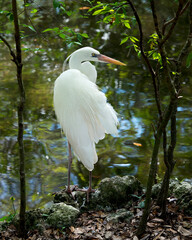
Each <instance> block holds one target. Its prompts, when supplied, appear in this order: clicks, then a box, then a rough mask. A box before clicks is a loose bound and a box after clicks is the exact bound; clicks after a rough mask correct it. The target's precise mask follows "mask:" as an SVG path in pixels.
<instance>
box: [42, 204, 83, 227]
mask: <svg viewBox="0 0 192 240" xmlns="http://www.w3.org/2000/svg"><path fill="white" fill-rule="evenodd" d="M78 214H79V210H78V209H76V208H74V207H72V206H70V205H67V204H65V203H55V204H53V205H52V207H51V208H49V209H48V210H47V215H48V217H47V219H46V222H47V223H48V224H49V225H51V226H52V227H55V228H61V227H63V226H69V225H71V224H72V223H73V222H74V221H75V219H76V218H77V216H78Z"/></svg>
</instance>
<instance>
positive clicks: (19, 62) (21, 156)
mask: <svg viewBox="0 0 192 240" xmlns="http://www.w3.org/2000/svg"><path fill="white" fill-rule="evenodd" d="M12 10H13V18H14V28H15V44H16V59H15V63H16V66H17V81H18V85H19V92H20V98H19V103H18V144H19V159H20V169H19V170H20V213H19V217H20V219H19V221H20V222H19V230H20V235H21V237H25V235H26V229H25V210H26V192H25V158H24V143H23V112H24V105H25V90H24V85H23V80H22V67H23V64H22V55H21V42H20V31H19V21H18V14H17V1H16V0H12Z"/></svg>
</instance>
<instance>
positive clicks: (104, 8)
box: [93, 6, 107, 15]
mask: <svg viewBox="0 0 192 240" xmlns="http://www.w3.org/2000/svg"><path fill="white" fill-rule="evenodd" d="M106 8H107V6H104V7H103V8H102V9H99V10H97V11H95V12H94V13H93V15H99V14H101V13H102V12H103V11H105V10H106Z"/></svg>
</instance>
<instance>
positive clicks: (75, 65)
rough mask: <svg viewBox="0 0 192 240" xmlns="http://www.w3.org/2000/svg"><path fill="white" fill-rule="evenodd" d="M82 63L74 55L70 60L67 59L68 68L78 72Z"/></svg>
mask: <svg viewBox="0 0 192 240" xmlns="http://www.w3.org/2000/svg"><path fill="white" fill-rule="evenodd" d="M82 61H83V60H82V59H81V58H80V57H79V56H76V55H75V54H74V55H72V56H71V58H70V59H69V68H70V69H79V70H80V68H81V62H82Z"/></svg>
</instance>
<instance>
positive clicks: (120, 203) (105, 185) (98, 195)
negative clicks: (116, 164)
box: [54, 176, 142, 211]
mask: <svg viewBox="0 0 192 240" xmlns="http://www.w3.org/2000/svg"><path fill="white" fill-rule="evenodd" d="M141 191H142V188H141V184H140V182H139V181H138V180H137V179H136V178H135V177H134V176H124V177H119V176H115V177H112V178H105V179H103V180H102V181H101V182H100V184H99V186H98V189H97V190H96V192H95V193H91V195H90V202H89V203H87V202H86V193H83V192H78V191H77V192H74V197H75V200H76V201H74V199H72V198H71V197H70V196H69V195H66V193H65V192H64V191H60V192H58V193H56V194H55V197H54V202H59V201H62V202H65V203H67V204H70V205H73V206H74V207H77V208H79V209H80V210H81V211H87V210H106V211H110V210H112V209H118V208H122V207H125V206H126V205H127V204H128V203H129V202H130V201H131V200H132V199H133V196H132V194H134V193H135V192H137V193H140V192H141Z"/></svg>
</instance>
